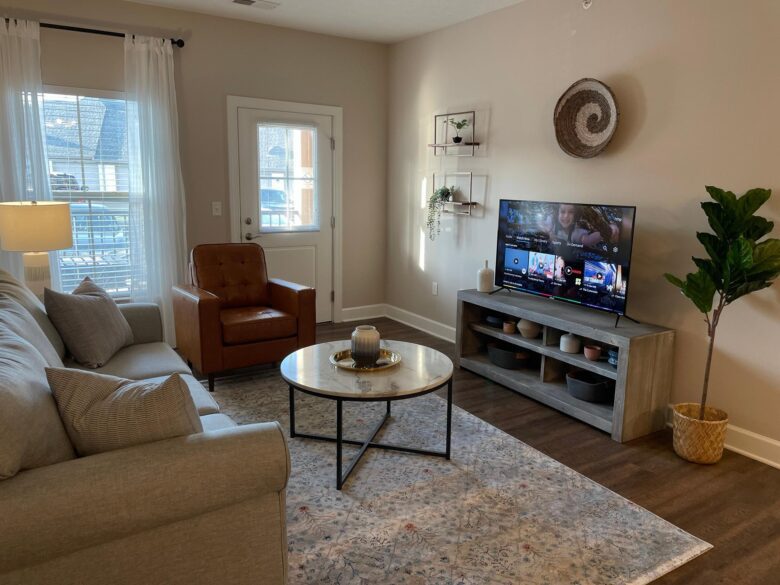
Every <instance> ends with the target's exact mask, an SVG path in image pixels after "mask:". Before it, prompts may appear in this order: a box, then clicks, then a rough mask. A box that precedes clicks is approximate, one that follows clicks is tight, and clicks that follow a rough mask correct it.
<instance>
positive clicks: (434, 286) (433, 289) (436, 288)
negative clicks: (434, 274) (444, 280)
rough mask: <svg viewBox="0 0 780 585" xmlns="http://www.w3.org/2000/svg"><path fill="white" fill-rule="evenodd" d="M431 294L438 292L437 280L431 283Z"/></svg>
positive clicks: (435, 294)
mask: <svg viewBox="0 0 780 585" xmlns="http://www.w3.org/2000/svg"><path fill="white" fill-rule="evenodd" d="M431 294H432V295H433V296H437V295H438V294H439V283H438V282H435V281H434V283H433V285H432V286H431Z"/></svg>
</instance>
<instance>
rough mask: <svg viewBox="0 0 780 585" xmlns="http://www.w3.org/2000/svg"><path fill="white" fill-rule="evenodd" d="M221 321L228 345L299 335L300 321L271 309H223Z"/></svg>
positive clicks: (223, 336)
mask: <svg viewBox="0 0 780 585" xmlns="http://www.w3.org/2000/svg"><path fill="white" fill-rule="evenodd" d="M219 320H220V321H221V322H222V340H223V341H224V342H225V344H226V345H238V344H240V343H252V342H254V341H266V340H269V339H281V338H283V337H295V335H297V333H298V320H297V319H296V318H295V317H294V316H292V315H290V314H288V313H283V312H282V311H277V310H276V309H272V308H270V307H238V308H235V309H222V310H221V311H220V313H219Z"/></svg>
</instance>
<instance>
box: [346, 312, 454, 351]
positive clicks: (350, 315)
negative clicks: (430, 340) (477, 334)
mask: <svg viewBox="0 0 780 585" xmlns="http://www.w3.org/2000/svg"><path fill="white" fill-rule="evenodd" d="M377 317H387V318H389V319H393V320H394V321H398V322H399V323H403V324H404V325H409V326H410V327H414V328H415V329H419V330H420V331H424V332H425V333H430V334H431V335H433V336H434V337H438V338H440V339H444V340H445V341H450V342H453V343H454V342H455V327H450V326H449V325H445V324H444V323H439V322H438V321H434V320H433V319H429V318H428V317H423V316H422V315H418V314H417V313H412V312H411V311H407V310H406V309H401V308H400V307H396V306H394V305H388V304H385V303H380V304H376V305H363V306H360V307H347V308H344V309H342V310H341V320H342V321H361V320H363V319H376V318H377Z"/></svg>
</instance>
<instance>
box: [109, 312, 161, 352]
mask: <svg viewBox="0 0 780 585" xmlns="http://www.w3.org/2000/svg"><path fill="white" fill-rule="evenodd" d="M117 306H118V307H119V310H120V311H121V312H122V315H124V316H125V319H127V322H128V323H129V324H130V329H131V330H132V331H133V343H154V342H155V341H163V327H162V316H161V314H160V307H158V306H157V305H156V304H155V303H120V304H119V305H117Z"/></svg>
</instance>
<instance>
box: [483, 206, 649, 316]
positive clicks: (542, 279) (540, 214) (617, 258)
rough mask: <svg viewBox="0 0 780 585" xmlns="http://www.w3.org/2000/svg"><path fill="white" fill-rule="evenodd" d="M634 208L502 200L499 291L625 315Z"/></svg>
mask: <svg viewBox="0 0 780 585" xmlns="http://www.w3.org/2000/svg"><path fill="white" fill-rule="evenodd" d="M635 214H636V208H635V207H624V206H614V205H589V204H581V203H549V202H546V201H513V200H509V199H502V200H501V202H500V208H499V217H498V243H497V252H496V286H503V287H506V288H509V289H513V290H519V291H523V292H528V293H533V294H537V295H541V296H545V297H551V298H555V299H559V300H562V301H568V302H570V303H576V304H579V305H584V306H587V307H592V308H594V309H601V310H602V311H609V312H612V313H617V314H619V315H624V314H625V312H626V293H627V292H628V277H629V270H630V264H631V244H632V241H633V237H634V216H635Z"/></svg>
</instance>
